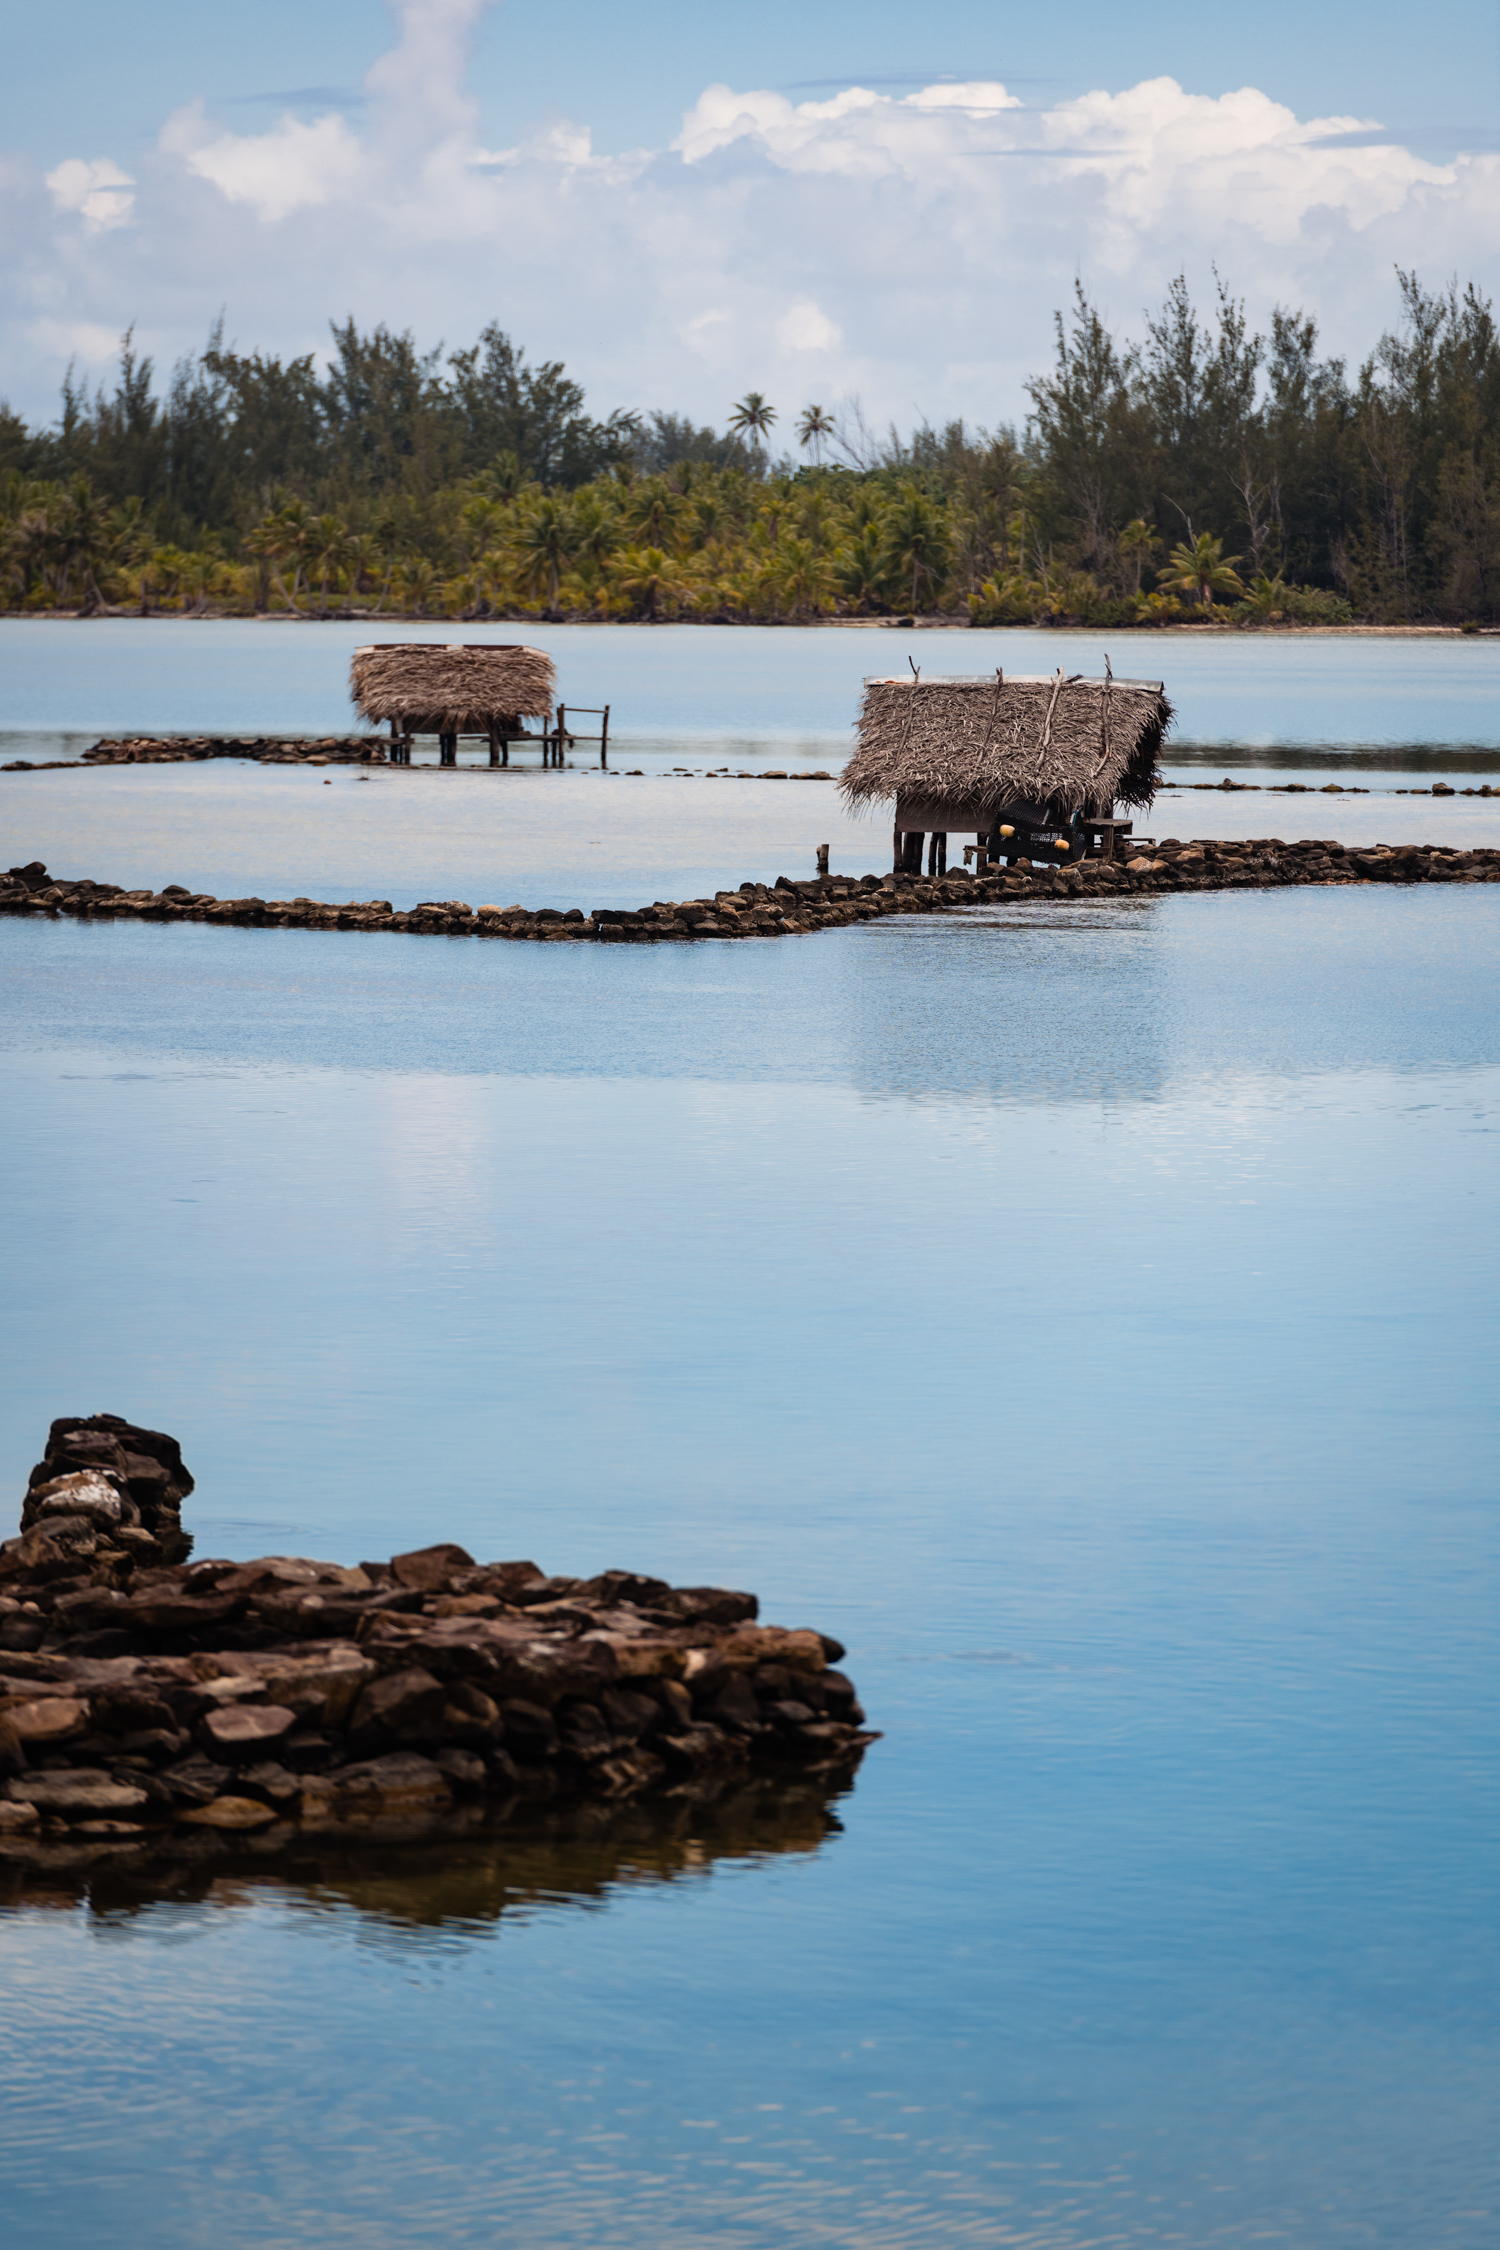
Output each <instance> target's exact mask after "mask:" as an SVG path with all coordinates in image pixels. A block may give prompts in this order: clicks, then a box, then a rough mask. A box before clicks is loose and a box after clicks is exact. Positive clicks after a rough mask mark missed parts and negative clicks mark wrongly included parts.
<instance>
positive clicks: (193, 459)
mask: <svg viewBox="0 0 1500 2250" xmlns="http://www.w3.org/2000/svg"><path fill="white" fill-rule="evenodd" d="M1397 281H1398V291H1399V297H1398V308H1397V309H1398V318H1397V320H1396V323H1395V325H1394V326H1393V328H1392V329H1391V330H1390V331H1388V332H1387V333H1386V334H1384V335H1382V336H1381V337H1380V339H1379V341H1378V342H1377V343H1376V345H1375V347H1374V349H1373V350H1372V351H1371V352H1370V354H1369V356H1368V357H1367V358H1366V359H1365V360H1364V361H1363V362H1362V363H1361V365H1360V366H1359V368H1358V370H1357V371H1356V372H1355V373H1353V374H1350V372H1349V371H1348V370H1347V368H1346V365H1345V363H1344V362H1343V361H1342V360H1338V359H1324V358H1321V357H1320V356H1319V349H1318V331H1317V323H1316V320H1315V319H1314V318H1313V317H1312V316H1311V315H1309V314H1306V313H1303V312H1288V311H1285V310H1280V309H1278V310H1277V311H1276V312H1274V313H1273V315H1272V317H1271V325H1270V333H1269V335H1261V334H1258V333H1255V332H1253V331H1252V330H1251V328H1250V327H1249V325H1248V323H1247V321H1246V317H1245V310H1244V306H1243V303H1242V302H1240V301H1238V300H1236V299H1235V298H1234V297H1233V296H1232V294H1231V293H1230V292H1229V291H1228V289H1226V288H1225V287H1224V285H1223V284H1222V283H1219V284H1218V288H1217V298H1216V302H1215V303H1214V305H1213V307H1212V308H1211V310H1210V311H1209V312H1208V313H1207V314H1206V315H1204V314H1201V313H1200V312H1199V310H1198V309H1197V307H1195V305H1194V303H1193V301H1192V298H1191V295H1190V293H1189V290H1188V287H1187V284H1186V281H1185V280H1183V279H1182V278H1179V279H1178V280H1177V281H1175V282H1174V283H1173V284H1172V286H1171V288H1170V289H1169V290H1168V292H1167V296H1166V300H1165V302H1164V303H1163V304H1162V306H1161V307H1160V308H1159V310H1158V311H1156V312H1155V313H1152V314H1148V315H1147V317H1146V319H1145V324H1144V331H1143V333H1142V335H1141V336H1140V337H1139V338H1137V339H1130V338H1120V337H1118V336H1116V335H1115V334H1114V333H1113V332H1112V331H1111V330H1110V328H1109V326H1108V325H1107V323H1106V322H1105V320H1104V318H1103V317H1102V315H1101V313H1100V312H1099V310H1098V308H1097V306H1095V305H1093V304H1092V303H1090V301H1089V299H1088V298H1087V296H1086V294H1085V292H1084V290H1083V288H1082V286H1081V285H1079V286H1078V287H1077V289H1076V291H1075V297H1074V302H1073V304H1072V306H1071V308H1070V309H1069V310H1068V312H1067V313H1066V314H1059V315H1058V316H1057V321H1056V340H1055V350H1054V355H1053V360H1052V364H1051V366H1050V367H1049V368H1048V369H1047V370H1046V371H1045V372H1044V373H1042V374H1040V375H1038V376H1036V377H1034V378H1033V379H1032V380H1031V381H1030V382H1029V383H1028V385H1027V391H1028V394H1029V398H1030V402H1031V412H1030V414H1029V416H1028V418H1027V421H1026V423H1025V425H1024V427H1023V428H1021V429H1019V430H1018V429H1016V428H1014V427H1011V426H1007V425H1000V426H997V427H996V428H994V429H993V430H991V429H984V428H980V429H971V428H969V427H968V426H966V425H965V424H964V423H963V422H961V421H953V422H949V423H947V424H946V425H945V426H943V427H942V428H937V427H934V426H933V425H931V424H928V423H923V424H922V425H921V426H919V427H918V428H917V429H915V430H913V431H911V432H909V433H908V434H906V435H905V436H903V435H902V434H901V433H900V432H899V431H897V429H896V428H895V427H894V426H892V427H891V428H890V429H888V430H887V431H885V432H883V433H881V432H877V431H875V430H872V429H871V428H870V427H869V425H868V424H867V423H866V421H865V418H864V415H863V413H862V412H861V409H860V406H859V402H858V400H857V399H846V400H844V401H842V402H840V403H839V404H837V405H836V406H835V407H833V408H832V409H831V410H829V409H825V408H824V407H823V406H821V405H809V406H806V407H804V408H803V409H802V411H801V413H800V414H799V415H797V416H796V417H795V418H794V420H793V422H792V427H791V432H790V433H789V434H790V435H791V436H792V437H794V438H795V450H792V449H791V448H790V447H788V448H785V449H783V450H782V451H780V452H778V451H777V450H776V430H777V424H778V422H779V419H780V417H779V415H778V412H777V409H776V408H775V407H774V406H773V405H771V403H770V402H769V401H768V400H767V399H766V398H765V397H764V395H763V394H762V393H760V392H757V391H750V392H747V393H746V395H745V397H744V398H742V399H741V400H740V401H738V403H737V404H736V405H735V407H734V409H733V411H732V412H731V413H730V414H729V416H728V417H727V420H726V426H725V428H724V429H723V430H722V431H716V430H714V429H713V428H711V427H706V426H698V425H695V424H694V423H693V421H692V420H691V419H690V418H688V417H685V416H681V415H677V414H673V413H669V412H665V411H663V412H657V413H653V414H646V415H640V414H628V413H623V412H615V413H611V414H609V415H607V416H605V417H604V418H602V419H600V418H597V417H595V416H593V415H591V414H590V413H589V412H588V411H587V401H586V399H585V395H584V392H583V390H582V388H581V386H580V385H579V384H577V383H576V382H574V381H573V380H572V378H571V377H570V376H569V375H568V374H567V371H566V369H565V368H564V367H563V366H562V365H561V364H560V363H559V362H557V361H544V362H540V363H531V362H529V361H528V359H527V357H526V355H525V353H524V352H523V351H521V350H520V349H519V348H518V347H517V346H516V345H515V344H514V343H513V341H512V340H511V338H510V337H509V336H508V335H507V334H506V333H505V332H504V331H503V330H502V329H501V328H500V327H499V326H498V325H496V324H493V323H492V324H491V325H490V326H489V327H487V328H486V329H485V330H484V331H483V333H482V334H481V335H480V337H479V338H478V340H477V342H475V343H474V344H473V345H471V346H469V347H467V348H465V349H459V350H455V351H452V352H448V353H446V354H445V353H444V352H443V351H442V350H441V348H439V349H437V350H434V351H430V352H423V351H421V350H419V349H418V347H417V345H416V343H415V341H414V340H413V338H412V336H411V335H410V333H397V332H395V331H393V330H391V329H389V328H387V327H385V326H378V327H376V328H375V329H373V330H372V331H370V332H369V333H361V332H360V330H359V329H358V328H357V327H356V325H355V323H354V321H353V320H352V319H350V320H347V321H345V322H343V323H342V324H339V323H335V324H334V325H333V328H332V348H331V351H330V353H329V355H328V359H327V361H326V364H325V365H324V366H322V367H321V368H320V367H319V365H318V364H317V361H316V359H315V355H313V354H311V353H307V354H304V355H303V356H301V357H299V358H293V359H287V360H282V359H280V358H278V357H277V356H276V355H275V354H272V353H266V352H249V353H245V352H240V351H238V350H234V349H231V348H229V347H228V346H226V344H225V342H224V338H223V333H222V327H221V326H220V327H216V328H215V330H214V331H213V333H212V334H211V335H210V337H209V340H208V343H207V345H206V346H205V348H204V350H203V351H202V352H201V353H199V354H197V355H196V356H193V357H189V358H186V359H184V360H183V361H181V362H180V363H179V364H178V366H177V367H176V368H175V369H174V370H173V371H172V373H171V375H170V378H169V379H168V381H167V382H166V384H165V386H164V387H158V385H157V383H156V379H155V371H154V369H153V366H152V363H151V361H150V360H149V359H148V358H143V357H142V356H141V355H140V354H139V353H138V352H137V350H136V349H135V346H134V342H133V338H132V337H131V336H130V335H127V336H126V337H125V339H124V341H123V344H122V347H121V353H120V361H119V368H118V372H117V375H116V377H115V379H114V382H113V386H112V387H111V388H109V389H107V390H106V389H105V388H103V387H101V388H99V389H98V390H97V391H96V392H94V393H93V395H90V394H89V393H88V392H87V390H86V388H85V387H84V386H83V385H82V384H80V383H79V382H78V381H77V380H76V379H75V378H74V376H73V374H72V372H71V371H70V373H69V375H68V377H67V379H66V380H65V382H64V386H63V393H62V402H61V411H60V413H59V415H58V418H57V420H56V422H55V424H53V425H52V426H51V427H49V428H44V429H38V428H32V427H30V426H29V425H28V424H27V423H26V422H25V421H24V420H23V419H22V417H20V416H19V415H16V414H14V413H12V412H11V411H10V410H9V409H8V408H5V407H3V406H0V576H3V580H4V585H3V599H4V602H5V604H6V605H7V606H8V607H9V608H10V609H11V610H13V611H14V610H23V611H24V610H43V609H69V610H79V611H83V612H85V613H94V614H98V613H102V612H105V611H110V610H115V611H119V610H132V611H138V612H141V613H150V612H152V611H186V612H198V613H203V612H206V611H209V610H214V611H230V612H233V611H244V612H262V611H266V610H280V611H284V612H286V613H297V614H300V615H304V616H309V615H311V616H327V615H331V614H336V613H337V614H359V615H367V614H369V615H378V614H385V615H407V616H416V617H434V618H436V617H450V618H457V617H465V618H484V617H490V616H506V615H521V616H526V615H531V616H538V615H540V616H548V617H594V618H609V617H645V618H667V617H680V618H687V617H696V618H700V619H737V618H745V619H765V620H774V619H798V618H813V617H817V616H820V615H828V614H831V613H840V612H842V613H853V614H882V613H884V614H898V613H900V612H903V611H905V612H910V613H912V614H933V613H937V614H943V615H950V616H967V617H970V618H972V619H973V620H974V621H976V622H978V623H982V624H984V623H995V624H1001V623H1048V622H1050V623H1080V624H1109V625H1129V624H1144V625H1151V624H1167V623H1175V622H1179V621H1192V620H1202V619H1205V618H1207V617H1210V616H1212V617H1217V618H1220V619H1223V618H1226V617H1227V618H1230V619H1232V620H1234V621H1235V622H1238V623H1244V624H1257V623H1277V622H1312V623H1318V622H1323V623H1340V622H1349V621H1352V620H1355V619H1361V620H1368V621H1370V622H1376V623H1382V622H1405V621H1420V620H1429V619H1430V620H1447V621H1451V622H1458V623H1479V622H1482V621H1489V620H1493V619H1495V617H1496V616H1497V611H1500V339H1497V335H1496V329H1495V323H1494V319H1493V315H1492V312H1491V308H1490V305H1489V303H1488V301H1487V300H1486V299H1485V298H1484V297H1483V296H1481V295H1480V293H1479V292H1478V290H1477V289H1476V288H1474V287H1473V285H1470V286H1469V287H1467V288H1464V289H1462V290H1461V289H1460V288H1459V286H1458V284H1457V283H1456V282H1454V283H1453V284H1451V285H1450V286H1448V287H1447V288H1445V289H1440V290H1437V291H1429V290H1427V289H1425V288H1424V287H1423V286H1422V284H1421V283H1420V282H1419V280H1418V278H1417V277H1416V275H1415V274H1405V273H1402V274H1399V275H1398V277H1397Z"/></svg>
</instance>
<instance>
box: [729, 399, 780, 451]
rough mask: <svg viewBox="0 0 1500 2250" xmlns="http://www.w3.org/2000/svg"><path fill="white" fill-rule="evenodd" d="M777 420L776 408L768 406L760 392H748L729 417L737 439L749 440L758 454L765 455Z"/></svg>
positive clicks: (730, 425)
mask: <svg viewBox="0 0 1500 2250" xmlns="http://www.w3.org/2000/svg"><path fill="white" fill-rule="evenodd" d="M775 419H776V409H775V407H774V406H767V404H766V402H765V399H764V398H763V396H762V395H761V393H760V392H759V391H746V393H745V395H744V397H743V398H742V399H741V400H740V401H739V402H738V404H737V405H736V407H735V409H734V412H733V413H732V414H731V415H730V417H729V427H730V428H731V429H732V430H733V431H734V433H735V435H736V437H742V438H748V439H749V440H750V443H751V444H752V445H753V446H754V447H755V450H756V452H757V453H762V454H763V453H764V452H765V450H766V438H767V437H768V435H769V434H770V429H771V424H772V423H773V422H774V421H775Z"/></svg>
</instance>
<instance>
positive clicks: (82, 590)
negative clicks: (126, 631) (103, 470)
mask: <svg viewBox="0 0 1500 2250" xmlns="http://www.w3.org/2000/svg"><path fill="white" fill-rule="evenodd" d="M59 530H60V532H61V535H62V564H63V585H64V588H66V585H67V582H68V579H69V578H70V577H71V575H72V573H73V569H74V567H75V565H76V567H77V570H78V577H79V606H80V607H81V608H82V609H83V610H85V611H88V612H92V611H97V610H101V609H103V608H104V607H105V606H106V605H105V600H104V596H103V594H102V593H101V591H100V589H99V577H98V573H99V570H100V567H101V565H103V564H104V563H106V562H107V560H108V557H109V551H110V521H109V502H108V501H107V500H105V499H103V498H102V497H101V496H100V495H98V494H97V493H95V491H94V489H93V486H92V485H91V484H90V483H89V480H88V478H87V477H86V476H77V477H75V478H74V479H73V483H72V487H71V489H70V491H69V493H68V499H67V506H66V508H65V510H64V513H63V518H62V522H61V524H60V526H59Z"/></svg>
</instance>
